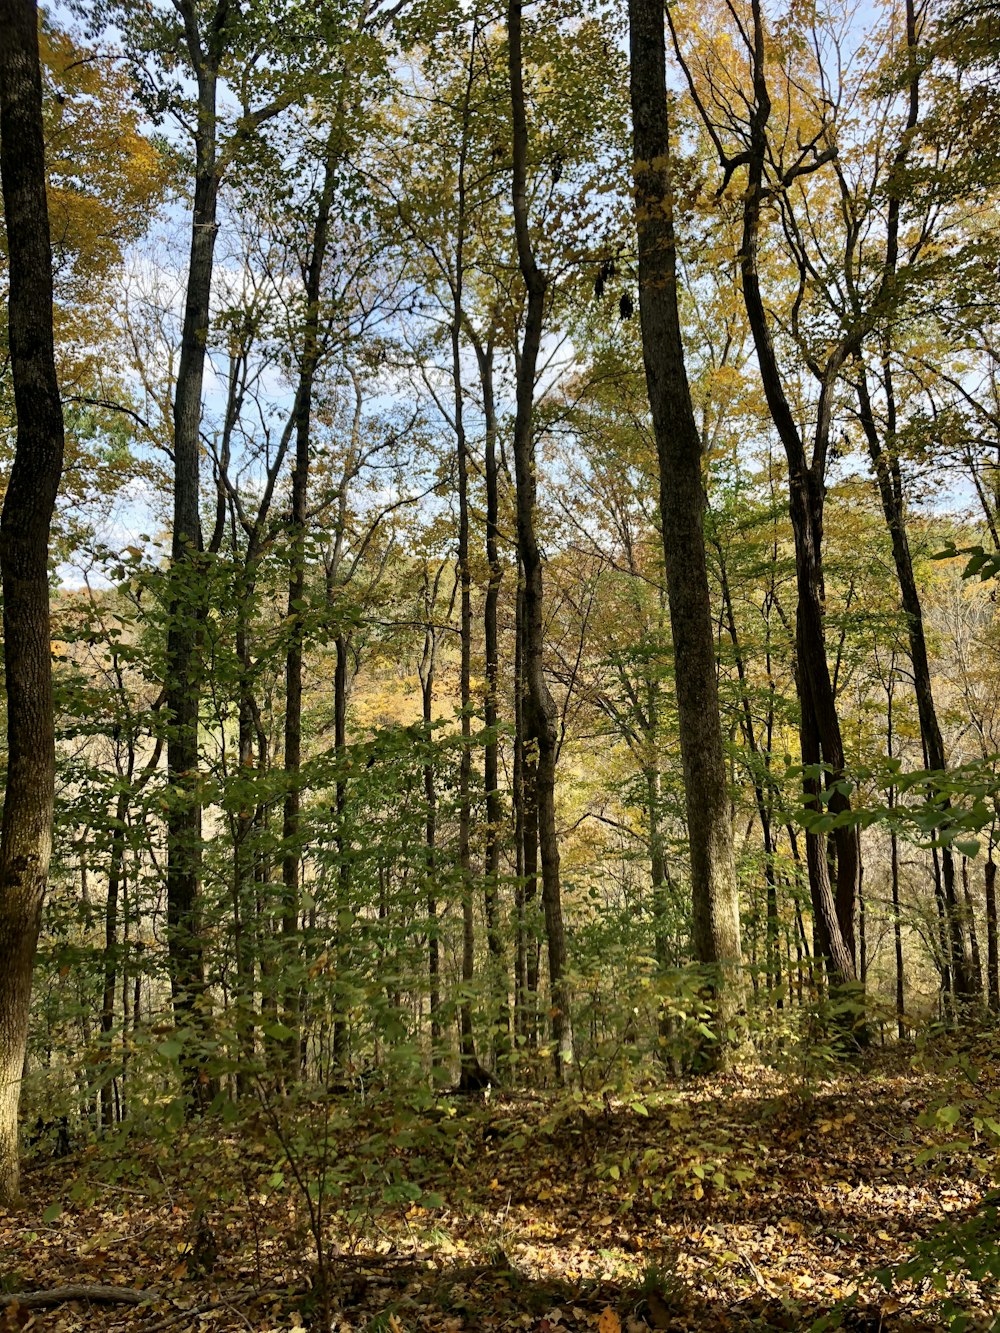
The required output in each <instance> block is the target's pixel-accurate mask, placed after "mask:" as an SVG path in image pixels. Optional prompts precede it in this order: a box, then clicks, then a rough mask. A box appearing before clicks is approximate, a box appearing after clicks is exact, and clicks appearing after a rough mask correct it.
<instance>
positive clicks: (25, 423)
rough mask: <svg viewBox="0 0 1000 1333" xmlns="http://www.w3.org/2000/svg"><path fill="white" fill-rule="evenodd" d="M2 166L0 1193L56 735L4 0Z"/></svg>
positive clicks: (21, 65) (41, 317)
mask: <svg viewBox="0 0 1000 1333" xmlns="http://www.w3.org/2000/svg"><path fill="white" fill-rule="evenodd" d="M0 30H2V32H3V40H2V41H0V175H2V178H3V201H4V217H5V221H6V233H7V253H8V274H9V294H8V311H9V314H8V340H9V357H10V368H11V378H12V380H13V386H14V403H15V408H16V411H17V444H16V449H15V453H14V464H13V467H12V468H11V472H10V479H9V481H8V484H7V494H6V496H5V498H4V503H3V512H2V514H0V582H2V585H3V649H4V666H5V670H6V687H7V787H6V792H5V795H4V807H3V825H2V829H0V1203H10V1202H12V1201H13V1200H14V1199H16V1197H17V1194H18V1152H17V1115H18V1104H19V1101H20V1095H21V1076H22V1071H23V1068H24V1052H25V1044H26V1041H27V1035H28V1015H29V1007H30V1003H31V975H32V969H33V966H34V959H35V947H36V945H37V942H38V930H39V925H40V922H41V912H42V900H43V898H44V896H45V884H46V880H47V878H48V869H49V856H50V854H51V850H52V810H53V803H54V784H55V736H54V722H53V715H52V661H51V649H50V634H49V529H50V525H51V522H52V513H53V509H54V507H55V500H56V492H57V490H58V487H59V479H60V476H61V474H62V461H63V418H62V405H61V403H60V399H59V384H58V380H57V377H56V363H55V348H54V342H53V330H52V255H51V249H50V244H49V217H48V205H47V201H46V194H45V145H44V136H43V129H42V80H41V71H40V68H39V61H38V10H37V7H36V5H35V4H34V3H31V2H30V0H0Z"/></svg>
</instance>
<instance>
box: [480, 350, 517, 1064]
mask: <svg viewBox="0 0 1000 1333" xmlns="http://www.w3.org/2000/svg"><path fill="white" fill-rule="evenodd" d="M474 346H475V349H476V357H477V360H478V362H479V382H480V388H481V390H482V395H483V417H484V420H485V426H486V440H485V446H484V459H483V462H484V467H483V472H484V478H485V482H486V561H487V564H488V566H489V571H490V573H489V581H488V582H487V585H486V597H485V599H484V602H483V639H484V648H485V658H486V662H485V667H486V694H485V697H484V699H483V725H484V727H485V728H486V743H485V745H484V747H483V786H484V788H485V791H486V840H485V849H484V853H483V875H484V886H485V887H484V898H485V908H486V941H487V945H488V947H489V951H490V963H491V967H492V972H493V985H494V994H495V1004H496V1024H497V1028H496V1043H495V1057H496V1059H497V1060H498V1061H503V1060H505V1059H506V1058H507V1056H508V1054H509V1049H510V1012H509V1009H508V1003H509V1001H508V995H507V978H506V974H505V966H506V965H505V961H504V947H503V935H502V934H501V930H500V909H499V903H498V897H499V879H500V840H501V833H502V827H503V804H502V801H501V798H500V783H499V754H500V739H499V736H498V734H497V723H498V720H499V708H498V698H499V685H500V641H499V634H498V632H497V608H498V606H499V602H500V585H501V583H502V582H503V566H502V565H501V563H500V540H499V539H500V486H499V468H498V467H497V416H496V398H495V394H494V389H493V341H492V337H491V338H490V340H489V341H488V342H487V343H486V345H485V346H484V345H483V344H482V343H481V342H480V341H479V340H478V339H475V340H474Z"/></svg>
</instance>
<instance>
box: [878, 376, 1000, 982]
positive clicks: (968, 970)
mask: <svg viewBox="0 0 1000 1333" xmlns="http://www.w3.org/2000/svg"><path fill="white" fill-rule="evenodd" d="M883 390H884V392H885V394H886V410H887V413H888V420H887V428H886V443H885V445H883V442H882V439H881V437H880V434H879V431H878V427H877V426H876V424H875V414H874V411H873V409H872V402H871V396H870V393H869V389H868V381H867V376H866V375H865V371H864V367H863V366H860V367H859V372H858V382H857V393H858V405H859V412H858V417H859V420H860V422H861V426H862V429H863V431H864V435H865V439H866V442H867V444H868V454H869V457H870V458H871V460H872V468H873V470H874V472H875V478H876V481H877V482H878V490H879V497H880V499H881V502H882V513H883V515H884V517H885V522H886V527H887V528H888V529H889V536H890V539H891V542H892V556H893V562H894V564H895V566H896V579H897V582H898V584H899V592H900V601H901V603H902V607H903V613H904V615H905V617H906V632H907V639H908V644H909V649H910V663H911V667H912V671H913V691H914V694H915V696H916V701H917V718H918V720H919V723H920V737H921V741H922V744H923V749H924V758H925V762H926V764H927V767H928V768H930V769H933V770H935V771H936V772H944V771H945V769H946V768H947V756H946V754H945V748H944V738H943V736H942V734H941V727H940V724H939V722H938V716H937V707H936V705H935V701H934V691H933V687H932V684H931V669H930V659H929V655H928V652H927V638H926V635H925V632H924V616H923V607H922V605H921V602H920V592H919V590H918V588H917V580H916V577H915V575H914V572H913V559H912V556H911V554H910V543H909V538H908V535H907V531H906V518H905V506H904V500H903V479H902V473H901V471H900V467H899V458H898V456H897V454H896V452H895V439H896V405H895V392H894V387H893V382H892V371H891V368H890V366H889V361H888V355H886V357H885V371H884V374H883ZM940 854H941V880H942V891H943V894H944V902H945V911H946V918H947V924H948V934H949V940H950V952H951V956H952V962H953V967H954V976H953V984H954V990H955V995H956V997H957V998H958V999H961V1000H968V999H974V998H975V997H976V996H977V995H979V994H980V992H981V990H982V986H981V984H977V981H976V976H977V968H976V966H975V960H974V958H973V951H972V947H971V942H970V938H969V931H967V929H966V924H965V913H964V911H963V908H962V904H961V902H960V900H959V894H958V887H957V884H956V880H955V858H954V854H953V853H952V850H951V848H950V847H949V846H948V845H947V844H943V845H942V847H941V849H940Z"/></svg>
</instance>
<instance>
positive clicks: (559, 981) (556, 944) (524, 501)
mask: <svg viewBox="0 0 1000 1333" xmlns="http://www.w3.org/2000/svg"><path fill="white" fill-rule="evenodd" d="M521 9H522V5H521V0H510V4H509V5H508V8H507V40H508V44H509V52H508V61H509V72H510V96H511V113H512V128H513V148H514V154H513V178H512V200H513V210H514V236H515V240H516V242H517V259H518V265H519V267H520V270H521V277H522V280H523V281H524V286H525V289H526V292H527V306H526V308H525V315H524V330H523V334H522V341H521V350H520V359H519V363H518V367H517V412H516V416H515V420H514V473H515V482H516V499H517V546H518V555H519V557H520V561H521V571H522V578H523V580H524V615H523V633H524V650H523V670H524V684H525V693H524V701H523V703H522V710H523V714H524V734H525V738H526V740H527V742H528V743H529V744H530V745H531V746H532V747H533V748H534V750H535V754H534V801H535V805H536V807H537V812H538V849H539V853H540V858H541V863H542V906H543V909H544V912H545V933H546V938H547V941H548V958H549V984H550V986H551V989H552V1035H553V1038H554V1042H555V1052H554V1059H555V1067H556V1076H557V1077H559V1078H561V1077H564V1076H565V1074H566V1066H567V1064H568V1062H569V1061H571V1060H572V1056H573V1037H572V1024H571V1015H570V1007H569V996H568V993H567V988H566V980H565V975H564V974H565V971H566V938H565V933H564V928H563V916H562V892H561V886H560V878H559V839H558V834H557V832H556V808H555V784H556V754H557V747H558V734H557V727H556V710H555V703H554V702H553V699H552V695H551V693H550V692H549V687H548V685H547V684H546V681H545V673H544V668H543V665H542V647H543V633H544V621H543V599H544V586H543V575H542V554H541V551H540V549H539V545H538V533H537V531H536V527H535V522H536V520H535V508H536V497H537V492H538V480H537V473H536V462H535V440H534V430H535V424H534V400H535V375H536V372H537V368H538V354H539V350H540V348H541V341H542V329H543V324H544V318H545V298H546V292H547V290H548V286H549V280H548V276H547V274H546V273H545V272H544V271H543V270H542V269H541V268H539V266H538V261H537V259H536V257H535V251H534V247H533V244H532V239H531V230H530V226H529V222H528V195H527V175H528V122H527V116H526V111H525V97H524V63H523V59H522V52H521Z"/></svg>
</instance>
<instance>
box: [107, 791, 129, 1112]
mask: <svg viewBox="0 0 1000 1333" xmlns="http://www.w3.org/2000/svg"><path fill="white" fill-rule="evenodd" d="M129 799H130V798H129V793H128V792H127V791H122V792H119V794H118V800H117V802H116V804H115V815H114V821H115V822H114V832H113V833H112V835H111V858H110V864H109V868H108V896H107V903H106V906H105V911H104V990H103V993H102V996H101V1038H102V1041H103V1042H104V1044H105V1047H106V1050H107V1053H106V1055H105V1058H106V1059H109V1060H110V1054H111V1051H110V1048H111V1033H112V1031H113V1030H114V1025H115V988H116V986H117V983H118V894H119V891H120V889H121V884H122V877H123V873H124V868H125V833H126V826H125V820H126V817H127V815H128V807H129ZM113 1068H114V1067H113V1066H112V1067H111V1072H108V1073H105V1074H104V1075H103V1076H102V1079H101V1087H100V1109H101V1124H102V1125H103V1126H104V1128H105V1129H110V1128H111V1127H112V1125H113V1124H114V1122H115V1109H114V1077H115V1076H114V1072H113Z"/></svg>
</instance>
